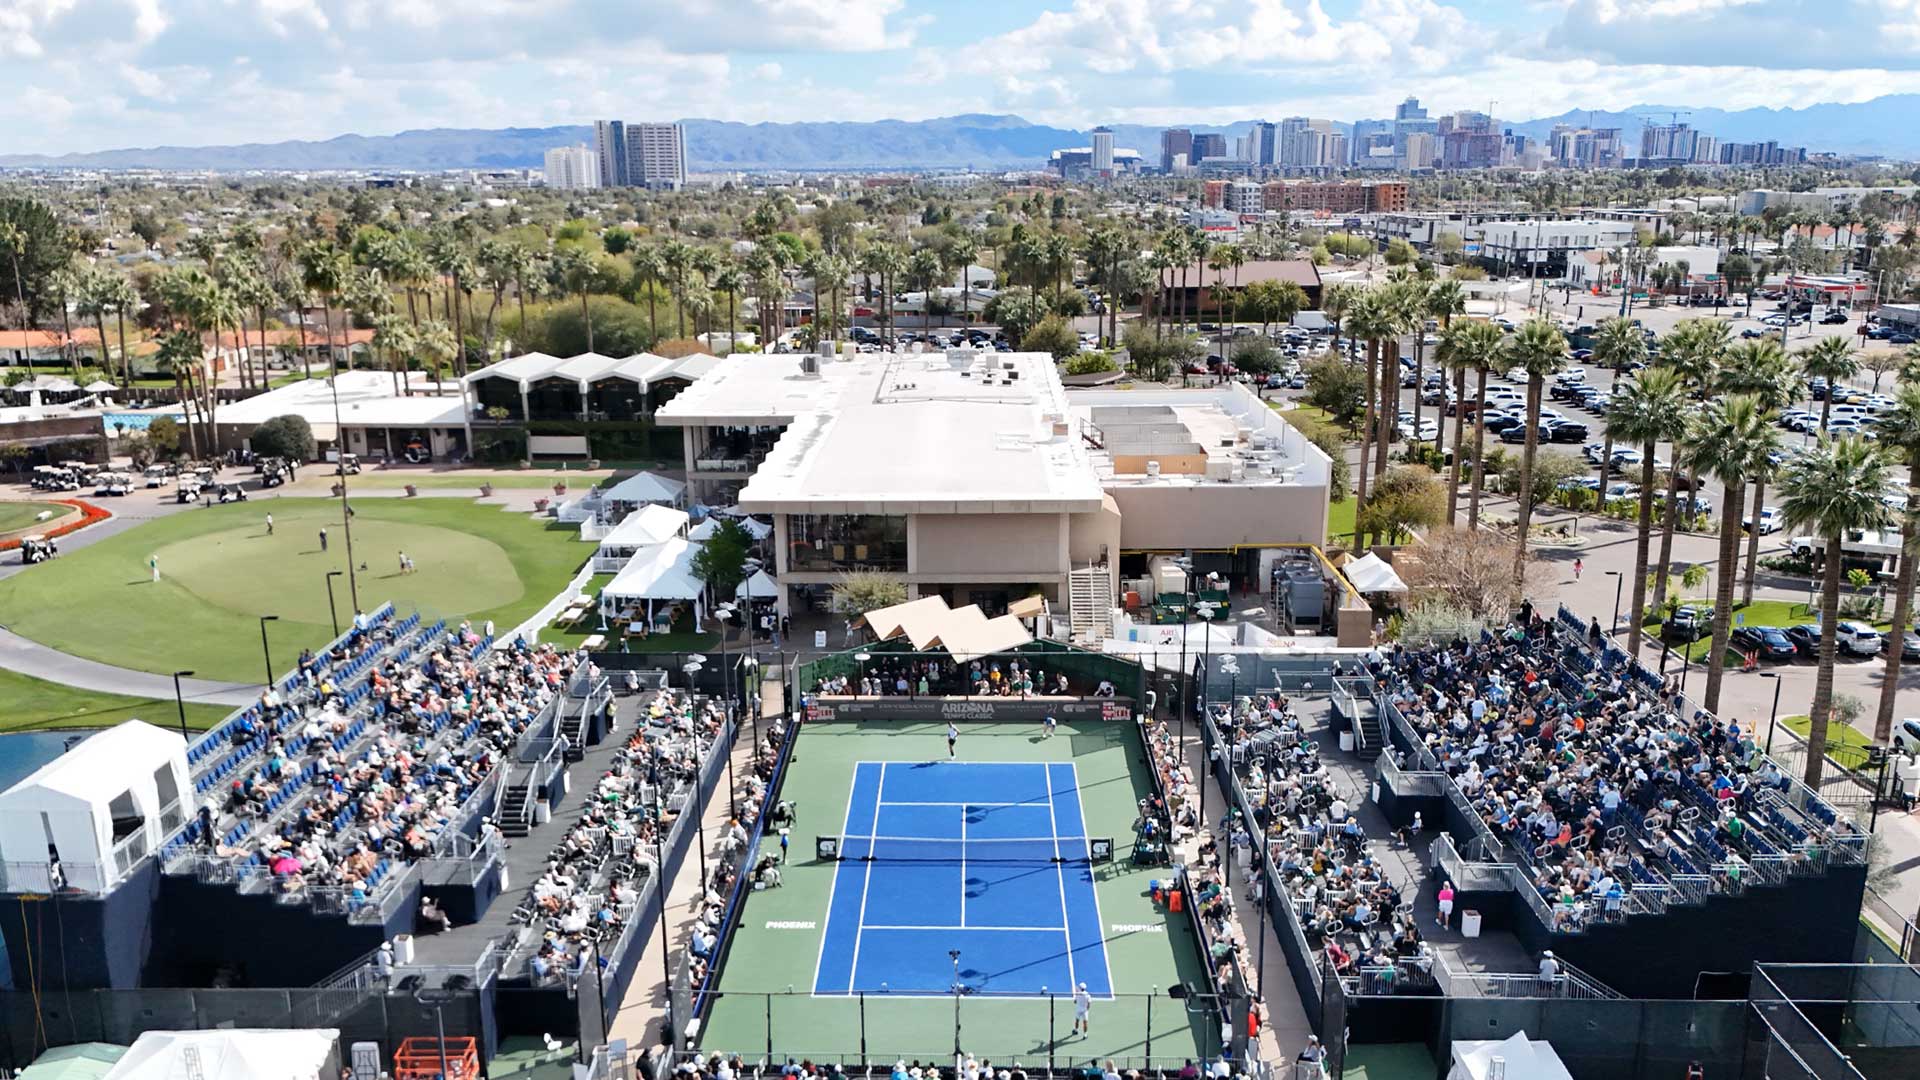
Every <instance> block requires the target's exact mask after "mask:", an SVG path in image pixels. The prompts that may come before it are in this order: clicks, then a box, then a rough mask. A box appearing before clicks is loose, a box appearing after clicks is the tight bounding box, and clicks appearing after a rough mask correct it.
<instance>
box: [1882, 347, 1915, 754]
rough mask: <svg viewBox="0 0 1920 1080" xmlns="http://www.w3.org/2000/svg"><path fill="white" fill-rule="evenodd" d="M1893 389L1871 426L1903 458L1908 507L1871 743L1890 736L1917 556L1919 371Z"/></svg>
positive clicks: (1909, 624) (1902, 518) (1910, 622)
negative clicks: (1889, 402)
mask: <svg viewBox="0 0 1920 1080" xmlns="http://www.w3.org/2000/svg"><path fill="white" fill-rule="evenodd" d="M1904 374H1905V375H1906V376H1907V377H1904V378H1902V379H1901V380H1900V385H1899V386H1898V387H1896V388H1895V389H1894V392H1893V408H1891V409H1888V410H1887V411H1886V412H1884V413H1881V414H1880V421H1879V423H1878V424H1876V425H1875V427H1874V432H1875V435H1876V436H1877V437H1878V438H1879V440H1880V445H1881V446H1882V447H1885V448H1886V449H1887V451H1888V452H1889V453H1892V454H1894V455H1897V456H1899V457H1902V458H1904V459H1905V460H1906V464H1907V507H1906V511H1905V512H1904V513H1902V514H1901V515H1900V528H1901V538H1900V562H1899V565H1898V566H1897V567H1896V568H1895V570H1894V582H1893V628H1892V630H1891V631H1889V633H1888V637H1889V638H1890V640H1889V641H1888V643H1887V673H1886V677H1885V678H1883V679H1881V680H1880V705H1879V708H1878V709H1877V710H1876V711H1875V713H1874V719H1873V744H1874V745H1875V746H1886V745H1887V743H1888V742H1889V740H1891V739H1892V737H1893V705H1894V699H1895V697H1896V696H1897V695H1898V693H1899V690H1900V660H1901V655H1900V654H1901V652H1902V649H1901V644H1900V643H1901V639H1902V637H1903V636H1904V635H1905V634H1906V633H1907V631H1908V629H1909V628H1911V627H1912V626H1913V582H1914V560H1915V559H1920V379H1916V378H1914V377H1913V376H1915V375H1916V374H1920V372H1913V371H1909V372H1906V373H1904Z"/></svg>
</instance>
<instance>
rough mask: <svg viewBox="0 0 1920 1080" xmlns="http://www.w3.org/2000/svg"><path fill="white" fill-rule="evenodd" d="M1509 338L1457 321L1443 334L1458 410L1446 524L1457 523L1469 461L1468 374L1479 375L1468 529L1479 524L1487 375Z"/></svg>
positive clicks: (1487, 326) (1443, 357)
mask: <svg viewBox="0 0 1920 1080" xmlns="http://www.w3.org/2000/svg"><path fill="white" fill-rule="evenodd" d="M1505 338H1506V335H1505V334H1503V333H1501V332H1500V328H1499V327H1497V326H1495V325H1493V324H1492V323H1489V322H1458V323H1453V324H1452V325H1450V326H1448V327H1447V328H1446V329H1445V330H1443V331H1441V334H1440V348H1439V353H1438V355H1439V358H1440V363H1442V364H1444V365H1445V366H1447V367H1448V368H1450V369H1452V371H1453V374H1454V390H1455V397H1456V405H1457V406H1458V409H1457V411H1456V412H1455V414H1454V421H1453V477H1452V480H1451V482H1450V483H1449V484H1448V486H1447V524H1448V525H1452V524H1453V523H1454V521H1455V520H1456V518H1457V516H1458V513H1459V507H1460V469H1461V464H1462V462H1463V461H1464V460H1465V458H1466V445H1465V442H1464V440H1465V438H1466V425H1467V372H1469V371H1473V372H1478V373H1479V389H1478V391H1477V392H1476V395H1475V399H1474V408H1473V415H1474V423H1473V480H1472V486H1473V494H1472V496H1471V501H1470V502H1469V504H1468V507H1467V528H1469V529H1471V528H1474V527H1475V526H1477V525H1478V524H1479V523H1480V480H1481V464H1480V449H1481V446H1482V445H1483V444H1484V442H1485V441H1486V436H1487V425H1486V417H1485V416H1484V415H1483V414H1482V410H1481V408H1480V406H1481V404H1483V403H1484V402H1485V401H1486V396H1487V373H1488V371H1489V370H1491V369H1492V367H1493V362H1494V359H1495V358H1496V357H1498V356H1499V355H1500V349H1501V347H1502V345H1503V344H1504V342H1505Z"/></svg>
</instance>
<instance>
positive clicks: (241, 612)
mask: <svg viewBox="0 0 1920 1080" xmlns="http://www.w3.org/2000/svg"><path fill="white" fill-rule="evenodd" d="M269 511H271V512H272V514H273V517H274V522H275V531H274V533H273V535H271V536H269V535H268V534H267V530H266V525H265V518H266V515H267V513H268V512H269ZM354 511H355V516H354V519H353V541H354V552H353V555H354V559H353V566H354V568H355V569H356V570H357V575H356V576H357V583H358V589H359V607H360V608H361V609H363V610H371V609H373V608H375V607H378V606H379V605H380V604H382V603H384V602H386V601H389V600H391V601H392V602H393V603H394V606H395V607H396V608H398V609H399V610H400V611H402V612H412V611H414V610H419V611H421V612H422V613H424V614H426V615H428V616H429V617H444V618H447V619H449V620H457V619H459V618H461V617H469V618H472V619H473V620H474V621H475V622H481V621H484V620H487V619H492V620H494V622H495V623H496V626H497V627H498V628H502V629H504V628H506V627H510V626H513V625H514V624H516V623H518V622H519V621H520V620H521V619H524V618H526V617H527V616H528V615H530V614H532V613H533V611H534V610H535V609H537V608H538V607H540V605H542V604H544V603H545V602H546V601H547V600H548V599H550V598H551V597H552V596H553V595H554V593H556V592H558V591H559V590H560V589H561V587H562V586H564V585H565V584H566V582H567V580H568V579H569V578H570V577H571V576H572V574H573V572H574V571H575V570H576V569H578V568H579V566H580V563H581V562H582V561H583V560H585V559H586V558H587V556H588V555H589V554H590V552H591V549H590V548H589V547H588V546H587V545H585V544H581V543H579V541H578V540H577V538H576V534H575V532H574V531H573V530H572V529H552V528H545V527H543V526H542V525H541V524H540V523H539V522H536V521H533V520H530V519H529V518H528V517H527V516H526V515H524V514H516V513H509V512H506V511H503V510H501V509H499V508H498V507H494V506H483V505H480V504H478V503H474V502H470V501H467V500H464V499H419V500H411V499H409V500H401V499H363V500H360V501H358V502H356V503H354ZM323 527H324V528H325V529H326V530H327V532H328V540H329V546H328V549H327V550H326V551H325V552H322V551H321V550H320V543H319V531H320V529H321V528H323ZM346 547H347V545H346V530H345V529H344V528H343V527H342V521H341V511H340V504H339V503H338V502H337V501H335V500H331V499H304V498H285V499H275V500H271V501H269V502H256V503H249V504H237V503H236V504H229V505H227V506H217V505H216V506H213V507H210V508H206V509H198V510H190V511H187V512H184V513H179V514H174V515H172V516H169V517H165V518H161V519H159V520H156V521H153V522H150V523H148V524H146V525H142V526H140V527H139V528H136V529H131V530H129V531H127V532H125V533H121V534H119V535H117V536H113V537H109V538H108V539H106V540H103V541H101V542H100V543H97V544H94V545H92V546H90V547H87V548H83V549H81V550H79V551H76V552H73V553H72V554H70V555H67V556H65V557H63V558H60V559H57V560H55V561H53V562H50V563H46V564H43V565H41V566H37V567H34V568H33V569H32V570H30V571H28V572H26V573H22V574H17V575H15V576H14V577H12V578H9V579H7V580H6V581H4V582H0V624H4V625H6V626H7V627H8V628H10V629H12V630H13V631H14V632H15V633H18V634H21V635H24V636H26V637H29V638H32V639H34V640H35V641H39V642H41V643H43V644H46V645H50V646H52V647H54V648H57V649H60V650H63V651H65V652H70V653H73V654H75V655H78V656H85V657H88V658H90V659H94V660H99V661H101V662H103V663H110V664H117V665H120V666H123V667H130V668H136V669H140V670H144V671H158V672H167V671H174V670H179V669H192V670H194V671H196V672H197V673H198V674H199V675H200V677H202V678H208V679H221V680H228V681H235V682H240V681H254V680H257V679H259V678H261V673H262V669H263V665H264V663H265V661H264V659H263V658H262V656H261V645H260V624H259V623H258V622H257V619H258V617H259V616H261V615H278V616H279V617H280V618H279V620H278V621H276V622H273V623H272V624H270V625H269V627H268V630H267V633H268V641H269V644H270V647H271V649H272V653H273V660H274V667H275V669H276V670H278V671H284V670H286V669H287V668H289V667H291V666H292V662H293V659H294V657H295V656H296V655H297V654H298V652H299V651H300V650H301V649H302V648H313V647H318V646H320V645H322V644H324V643H325V642H326V641H327V640H328V639H329V638H331V637H332V636H333V631H332V622H331V618H330V616H329V612H328V606H327V589H326V580H327V579H326V576H325V575H326V572H327V571H329V570H339V571H346V570H347V569H348V562H347V551H346ZM403 551H404V552H406V553H407V554H408V555H409V556H411V557H412V559H413V561H414V565H415V568H416V569H415V572H414V573H411V574H404V575H403V574H401V573H400V572H399V553H400V552H403ZM150 556H154V557H157V558H158V559H159V563H160V575H161V580H160V581H159V582H154V581H152V580H151V575H150V573H149V569H148V564H147V560H148V558H149V557H150ZM333 593H334V601H335V604H336V605H337V609H338V615H339V619H340V621H341V623H342V624H345V623H347V622H349V621H350V620H351V619H352V616H353V610H354V601H353V597H352V586H351V585H350V584H349V579H348V577H346V576H344V575H343V576H341V577H339V578H336V579H334V581H333Z"/></svg>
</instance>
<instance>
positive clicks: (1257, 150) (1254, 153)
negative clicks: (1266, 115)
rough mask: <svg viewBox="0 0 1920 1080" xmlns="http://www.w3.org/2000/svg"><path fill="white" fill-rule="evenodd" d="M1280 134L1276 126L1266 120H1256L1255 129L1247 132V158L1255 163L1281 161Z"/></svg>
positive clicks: (1262, 163) (1270, 163)
mask: <svg viewBox="0 0 1920 1080" xmlns="http://www.w3.org/2000/svg"><path fill="white" fill-rule="evenodd" d="M1277 140H1278V136H1277V135H1276V134H1275V128H1274V126H1273V125H1272V124H1269V123H1267V122H1266V121H1265V120H1256V121H1254V124H1253V129H1252V130H1251V131H1249V132H1248V133H1247V160H1248V161H1251V162H1253V163H1254V164H1255V165H1277V164H1279V163H1280V151H1279V147H1278V146H1277Z"/></svg>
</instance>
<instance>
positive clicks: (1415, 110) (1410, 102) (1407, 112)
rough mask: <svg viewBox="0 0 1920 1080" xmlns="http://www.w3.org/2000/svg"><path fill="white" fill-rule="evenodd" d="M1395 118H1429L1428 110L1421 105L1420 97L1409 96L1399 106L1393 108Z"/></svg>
mask: <svg viewBox="0 0 1920 1080" xmlns="http://www.w3.org/2000/svg"><path fill="white" fill-rule="evenodd" d="M1393 118H1394V119H1395V120H1425V119H1426V118H1427V110H1425V109H1423V108H1421V107H1420V99H1419V98H1417V97H1409V98H1407V100H1405V101H1403V102H1401V103H1400V107H1399V108H1397V109H1395V110H1393Z"/></svg>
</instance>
